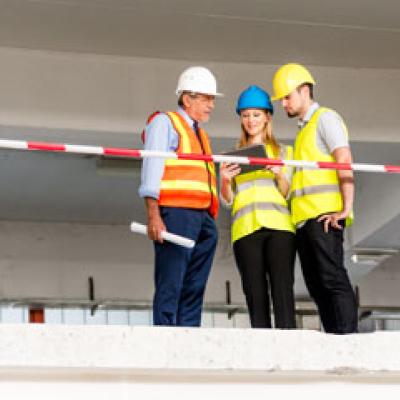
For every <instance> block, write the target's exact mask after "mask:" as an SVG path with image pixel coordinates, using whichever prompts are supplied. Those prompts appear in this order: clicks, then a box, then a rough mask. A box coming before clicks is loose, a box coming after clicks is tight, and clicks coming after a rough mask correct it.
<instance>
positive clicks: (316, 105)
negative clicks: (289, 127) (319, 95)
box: [297, 101, 319, 128]
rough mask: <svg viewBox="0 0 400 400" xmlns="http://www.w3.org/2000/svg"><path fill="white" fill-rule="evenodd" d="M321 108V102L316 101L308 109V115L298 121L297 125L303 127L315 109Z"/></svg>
mask: <svg viewBox="0 0 400 400" xmlns="http://www.w3.org/2000/svg"><path fill="white" fill-rule="evenodd" d="M318 108H319V104H318V103H317V102H316V101H315V102H314V103H312V104H311V106H310V108H309V109H308V110H307V112H306V115H305V116H304V118H303V119H299V120H298V121H297V126H298V127H299V128H302V127H303V126H304V125H306V124H307V122H308V121H309V120H310V119H311V117H312V116H313V114H314V113H315V111H317V110H318Z"/></svg>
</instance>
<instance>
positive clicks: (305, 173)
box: [290, 107, 353, 226]
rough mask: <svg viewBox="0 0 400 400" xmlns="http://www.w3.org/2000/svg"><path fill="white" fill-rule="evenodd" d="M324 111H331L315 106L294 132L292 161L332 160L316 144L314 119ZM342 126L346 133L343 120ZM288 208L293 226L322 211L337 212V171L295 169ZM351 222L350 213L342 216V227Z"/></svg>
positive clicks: (340, 204)
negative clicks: (344, 217)
mask: <svg viewBox="0 0 400 400" xmlns="http://www.w3.org/2000/svg"><path fill="white" fill-rule="evenodd" d="M327 111H331V110H330V109H328V108H325V107H319V108H318V109H317V110H316V111H315V112H314V114H313V115H312V116H311V118H310V120H309V121H308V122H307V124H306V125H305V126H304V127H303V128H302V129H301V130H300V132H299V133H298V135H297V137H296V140H295V144H294V159H295V160H304V161H328V162H335V159H334V158H333V156H332V155H331V154H326V153H323V152H322V151H321V150H320V149H319V148H318V145H317V128H318V120H319V117H320V116H321V115H322V114H323V113H324V112H327ZM342 123H343V122H342ZM343 128H344V130H345V132H346V135H347V134H348V133H347V128H346V126H345V124H344V123H343ZM290 207H291V211H292V219H293V223H294V224H295V225H298V224H299V223H301V222H303V221H306V220H308V219H312V218H316V217H318V216H319V215H322V214H326V213H332V212H338V211H341V210H342V209H343V198H342V194H341V192H340V187H339V179H338V174H337V171H336V170H329V169H307V168H295V171H294V174H293V179H292V184H291V188H290ZM352 222H353V215H352V213H351V215H350V216H349V217H348V218H347V219H346V226H349V225H351V224H352Z"/></svg>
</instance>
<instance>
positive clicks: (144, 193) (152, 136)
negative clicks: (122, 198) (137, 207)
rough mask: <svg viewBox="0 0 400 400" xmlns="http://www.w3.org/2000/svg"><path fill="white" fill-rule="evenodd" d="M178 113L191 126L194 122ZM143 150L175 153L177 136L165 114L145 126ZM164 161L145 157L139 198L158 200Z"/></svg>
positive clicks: (179, 110)
mask: <svg viewBox="0 0 400 400" xmlns="http://www.w3.org/2000/svg"><path fill="white" fill-rule="evenodd" d="M178 113H179V114H181V115H182V116H183V118H185V120H186V121H187V123H188V124H189V126H193V123H194V121H193V120H192V119H191V118H190V117H189V115H188V114H187V113H186V112H185V111H184V110H183V109H182V108H178ZM145 131H146V140H145V144H144V149H145V150H153V151H169V152H175V151H176V150H177V148H178V145H179V136H178V133H177V132H176V131H175V129H174V127H173V126H172V122H171V120H170V119H169V117H168V116H167V115H166V114H163V113H161V114H158V115H157V116H156V117H155V118H154V119H153V120H152V121H151V122H150V124H148V125H147V126H146V129H145ZM164 165H165V159H163V158H156V157H147V158H144V159H143V163H142V179H141V185H140V187H139V196H140V197H142V198H143V197H152V198H153V199H158V198H159V195H160V184H161V179H162V177H163V174H164Z"/></svg>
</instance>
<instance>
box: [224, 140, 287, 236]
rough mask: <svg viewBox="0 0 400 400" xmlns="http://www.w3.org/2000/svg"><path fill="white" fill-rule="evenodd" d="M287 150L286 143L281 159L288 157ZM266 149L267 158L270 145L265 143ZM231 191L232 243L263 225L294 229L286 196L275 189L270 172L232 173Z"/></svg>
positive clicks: (277, 228)
mask: <svg viewBox="0 0 400 400" xmlns="http://www.w3.org/2000/svg"><path fill="white" fill-rule="evenodd" d="M291 150H292V149H291V148H290V147H289V146H288V150H287V154H285V157H284V158H285V159H291V158H292V151H291ZM266 151H267V154H268V156H269V157H271V155H272V154H273V153H272V149H271V148H270V146H268V145H267V146H266ZM234 193H235V197H234V200H233V205H232V242H235V241H236V240H238V239H240V238H242V237H244V236H247V235H249V234H251V233H253V232H255V231H257V230H259V229H261V228H263V227H265V228H270V229H276V230H285V231H289V232H294V227H293V224H292V222H291V217H290V211H289V209H288V207H287V202H286V199H285V198H284V197H283V196H282V194H281V193H280V192H279V190H278V188H277V186H276V183H275V179H274V174H273V173H272V172H271V171H268V170H258V171H254V172H248V173H246V174H240V175H238V176H236V177H235V180H234Z"/></svg>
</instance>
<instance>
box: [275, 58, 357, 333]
mask: <svg viewBox="0 0 400 400" xmlns="http://www.w3.org/2000/svg"><path fill="white" fill-rule="evenodd" d="M314 85H315V81H314V78H313V77H312V76H311V74H310V72H309V71H308V70H307V69H306V68H305V67H303V66H302V65H299V64H292V63H291V64H285V65H283V66H282V67H280V68H279V69H278V71H277V72H276V73H275V76H274V79H273V86H274V91H275V94H274V100H280V101H281V104H282V107H283V108H284V110H285V111H286V113H287V115H288V117H290V118H298V126H299V129H300V130H299V132H298V134H297V137H296V141H295V146H294V158H295V159H296V160H305V161H327V162H340V163H351V162H352V156H351V151H350V147H349V142H348V134H347V128H346V126H345V124H344V122H343V120H342V118H341V117H340V116H339V114H337V113H336V112H335V111H333V110H331V109H328V108H326V107H320V106H319V104H318V103H317V102H315V101H314V97H313V89H314ZM353 197H354V182H353V173H352V171H347V170H346V171H344V170H342V171H335V170H311V169H307V168H296V170H295V172H294V174H293V179H292V184H291V194H290V199H291V211H292V217H293V222H294V224H295V225H296V242H297V248H298V251H299V256H300V261H301V267H302V270H303V275H304V279H305V282H306V285H307V288H308V291H309V292H310V295H311V296H312V297H313V299H314V300H315V302H316V303H317V306H318V310H319V314H320V317H321V320H322V324H323V326H324V329H325V331H326V332H329V333H339V334H344V333H353V332H356V331H357V306H356V300H355V295H354V291H353V288H352V286H351V284H350V280H349V277H348V275H347V271H346V269H345V266H344V260H343V244H342V243H343V231H344V227H345V226H348V225H350V224H351V223H352V220H353V216H352V214H353V213H352V207H353Z"/></svg>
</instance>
